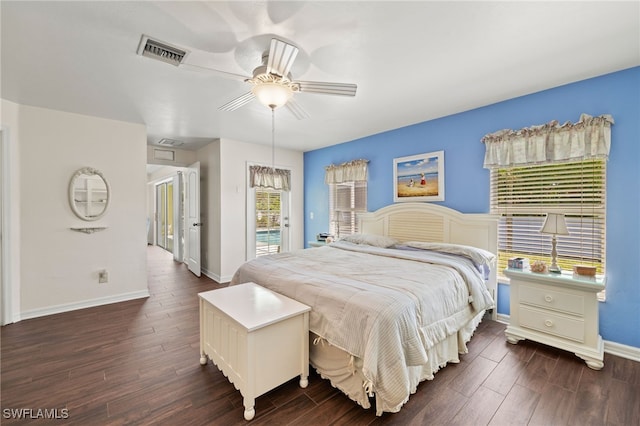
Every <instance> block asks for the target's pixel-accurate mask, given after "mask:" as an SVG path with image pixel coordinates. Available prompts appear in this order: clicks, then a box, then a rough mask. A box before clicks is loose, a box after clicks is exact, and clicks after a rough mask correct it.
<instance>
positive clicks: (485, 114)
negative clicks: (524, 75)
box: [304, 67, 640, 348]
mask: <svg viewBox="0 0 640 426" xmlns="http://www.w3.org/2000/svg"><path fill="white" fill-rule="evenodd" d="M581 113H587V114H590V115H594V116H595V115H600V114H611V115H612V116H613V118H614V120H615V124H614V125H613V126H612V130H611V138H612V142H611V153H610V157H609V163H608V169H607V301H606V302H605V303H601V304H600V333H601V334H602V337H603V339H605V340H608V341H612V342H616V343H621V344H624V345H629V346H633V347H637V348H640V67H635V68H631V69H628V70H624V71H620V72H616V73H612V74H607V75H604V76H601V77H597V78H592V79H589V80H585V81H581V82H578V83H573V84H569V85H566V86H561V87H557V88H555V89H550V90H545V91H543V92H538V93H534V94H532V95H527V96H523V97H519V98H515V99H511V100H508V101H504V102H500V103H497V104H493V105H489V106H486V107H482V108H478V109H475V110H471V111H467V112H463V113H460V114H455V115H451V116H447V117H444V118H440V119H437V120H431V121H427V122H424V123H419V124H415V125H412V126H408V127H403V128H400V129H396V130H392V131H388V132H385V133H380V134H377V135H373V136H368V137H365V138H362V139H358V140H355V141H351V142H347V143H343V144H340V145H334V146H331V147H328V148H323V149H319V150H315V151H309V152H306V153H305V155H304V182H305V188H304V194H305V207H304V208H305V241H311V240H314V239H315V235H316V234H317V233H319V232H323V231H326V230H328V228H329V212H328V199H329V191H328V187H327V185H325V183H324V166H326V165H329V164H332V163H333V164H339V163H342V162H345V161H349V160H353V159H357V158H366V159H368V160H370V163H369V183H368V194H367V198H368V210H370V211H373V210H377V209H379V208H380V207H383V206H386V205H389V204H392V203H393V159H394V158H396V157H403V156H408V155H414V154H422V153H425V152H431V151H439V150H444V152H445V183H446V187H445V201H443V202H442V203H439V204H443V205H445V206H447V207H451V208H453V209H456V210H460V211H462V212H465V213H488V212H489V171H488V170H486V169H484V168H483V167H482V162H483V160H484V145H483V144H482V143H481V142H480V139H481V138H482V136H484V135H485V134H487V133H491V132H494V131H496V130H500V129H504V128H510V129H519V128H522V127H529V126H531V125H535V124H542V123H547V122H549V121H551V120H554V119H555V120H558V121H560V122H561V123H563V122H565V121H572V122H575V121H577V120H578V119H579V118H580V114H581ZM312 217H313V219H312ZM508 289H509V288H508V286H500V291H502V290H506V291H504V292H503V294H501V295H500V297H499V306H498V312H500V313H505V314H508V312H509V311H508V309H509V307H508V295H507V294H506V293H507V292H508Z"/></svg>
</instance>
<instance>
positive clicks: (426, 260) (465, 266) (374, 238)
mask: <svg viewBox="0 0 640 426" xmlns="http://www.w3.org/2000/svg"><path fill="white" fill-rule="evenodd" d="M359 225H360V228H359V229H360V231H361V233H360V234H356V235H353V236H349V237H345V238H342V239H340V240H338V241H336V242H334V243H331V244H327V245H326V246H323V247H319V248H310V249H304V250H297V251H292V252H288V253H279V254H274V255H270V256H262V257H259V258H256V259H253V260H251V261H249V262H246V263H245V264H244V265H242V266H241V267H240V268H239V269H238V271H237V272H236V273H235V275H234V277H233V279H232V281H231V283H230V285H235V284H240V283H244V282H251V281H252V282H255V283H258V284H260V285H262V286H264V287H267V288H269V289H271V290H273V291H276V292H278V293H281V294H284V295H286V296H288V297H290V298H292V299H295V300H298V301H300V302H302V303H305V304H307V305H309V306H311V308H312V310H311V313H310V319H309V329H310V339H309V341H310V348H309V361H310V364H311V365H312V367H314V368H315V369H316V370H317V371H318V373H319V374H320V375H321V377H323V378H325V379H328V380H330V381H331V384H332V385H333V386H334V387H336V388H338V389H340V390H341V391H342V392H343V393H345V394H346V395H347V396H348V397H349V398H351V399H352V400H354V401H355V402H357V403H358V404H360V405H361V406H362V407H364V408H370V407H371V403H372V400H371V399H372V398H375V409H376V414H377V415H382V413H384V412H397V411H399V410H400V409H401V408H402V406H403V405H404V404H405V403H406V402H407V401H408V399H409V397H410V395H411V394H413V393H415V391H416V389H417V386H418V384H419V383H420V382H421V381H423V380H430V379H433V377H434V374H435V373H436V372H437V371H438V370H439V369H440V368H442V367H444V366H445V365H446V364H447V363H457V362H459V354H460V353H466V352H467V348H466V343H467V342H468V341H469V340H470V339H471V336H472V335H473V332H474V330H475V329H476V327H477V326H478V324H479V323H480V321H481V320H482V318H483V316H484V315H485V314H486V313H487V311H489V312H491V315H492V317H493V318H494V319H495V315H496V314H495V309H492V308H493V307H494V300H495V294H496V286H497V284H496V271H495V267H491V266H494V265H495V256H494V253H496V252H497V218H496V217H495V216H492V215H486V214H463V213H460V212H458V211H455V210H452V209H449V208H447V207H443V206H439V205H435V204H425V203H401V204H400V203H399V204H394V205H391V206H387V207H383V208H381V209H380V210H378V211H375V212H370V213H365V214H362V215H360V216H359Z"/></svg>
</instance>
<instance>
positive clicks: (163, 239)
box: [156, 182, 174, 252]
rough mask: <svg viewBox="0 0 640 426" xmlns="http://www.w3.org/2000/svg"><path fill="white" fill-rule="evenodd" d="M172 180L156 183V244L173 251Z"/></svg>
mask: <svg viewBox="0 0 640 426" xmlns="http://www.w3.org/2000/svg"><path fill="white" fill-rule="evenodd" d="M173 214H174V212H173V182H163V183H159V184H157V185H156V244H157V245H159V246H160V247H162V248H164V249H165V250H168V251H170V252H173V245H174V232H173Z"/></svg>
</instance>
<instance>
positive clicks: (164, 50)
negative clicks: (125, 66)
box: [138, 34, 189, 66]
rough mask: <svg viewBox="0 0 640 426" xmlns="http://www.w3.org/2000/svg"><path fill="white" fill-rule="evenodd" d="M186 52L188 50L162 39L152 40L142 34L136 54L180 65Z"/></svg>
mask: <svg viewBox="0 0 640 426" xmlns="http://www.w3.org/2000/svg"><path fill="white" fill-rule="evenodd" d="M187 53H189V52H187V51H186V50H183V49H180V48H178V47H175V46H171V45H170V44H168V43H165V42H162V41H158V40H154V39H152V38H150V37H149V36H146V35H144V34H143V35H142V38H141V39H140V44H139V45H138V55H141V56H146V57H148V58H153V59H157V60H159V61H162V62H166V63H168V64H171V65H175V66H178V65H180V63H181V62H182V60H183V59H184V58H185V56H187Z"/></svg>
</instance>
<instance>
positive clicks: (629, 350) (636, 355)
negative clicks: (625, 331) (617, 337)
mask: <svg viewBox="0 0 640 426" xmlns="http://www.w3.org/2000/svg"><path fill="white" fill-rule="evenodd" d="M604 351H605V352H606V353H608V354H611V355H615V356H619V357H621V358H626V359H630V360H631V361H636V362H640V348H636V347H633V346H627V345H623V344H621V343H616V342H609V341H606V340H605V342H604Z"/></svg>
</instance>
